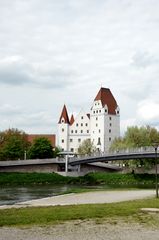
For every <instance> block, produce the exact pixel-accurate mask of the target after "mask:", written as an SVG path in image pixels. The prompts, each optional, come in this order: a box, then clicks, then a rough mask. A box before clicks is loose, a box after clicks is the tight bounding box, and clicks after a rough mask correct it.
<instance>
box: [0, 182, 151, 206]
mask: <svg viewBox="0 0 159 240" xmlns="http://www.w3.org/2000/svg"><path fill="white" fill-rule="evenodd" d="M116 187H117V188H127V189H128V188H132V187H133V188H134V187H135V188H153V187H152V186H147V187H146V186H143V185H141V186H140V185H138V186H130V185H129V186H125V185H123V186H116V185H115V186H114V185H113V186H110V185H109V186H106V185H95V186H92V185H91V186H90V185H87V186H86V185H84V186H83V185H36V186H25V187H22V186H21V187H19V186H18V187H16V186H12V187H6V186H5V187H0V205H10V204H15V203H18V202H24V201H28V200H32V199H39V198H44V197H50V196H57V195H59V194H63V193H66V192H71V191H72V190H73V189H86V188H87V189H96V190H97V189H100V190H110V189H114V188H116Z"/></svg>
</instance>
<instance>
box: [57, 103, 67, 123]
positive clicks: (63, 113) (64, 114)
mask: <svg viewBox="0 0 159 240" xmlns="http://www.w3.org/2000/svg"><path fill="white" fill-rule="evenodd" d="M62 118H63V119H64V120H65V123H68V124H70V121H69V117H68V113H67V108H66V106H65V105H64V106H63V109H62V113H61V116H60V119H59V122H58V123H61V120H62Z"/></svg>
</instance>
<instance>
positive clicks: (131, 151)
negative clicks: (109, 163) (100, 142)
mask: <svg viewBox="0 0 159 240" xmlns="http://www.w3.org/2000/svg"><path fill="white" fill-rule="evenodd" d="M154 152H155V150H154V147H150V146H146V147H140V148H127V149H122V150H121V149H120V150H115V151H108V152H100V151H99V152H94V153H92V154H87V155H78V156H77V157H72V158H71V162H73V161H78V160H80V159H88V158H96V157H103V156H112V155H113V156H115V155H116V156H119V155H123V154H139V153H141V154H142V153H154Z"/></svg>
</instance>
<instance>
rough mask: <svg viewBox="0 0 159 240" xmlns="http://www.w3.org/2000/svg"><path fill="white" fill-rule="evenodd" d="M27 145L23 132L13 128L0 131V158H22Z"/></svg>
mask: <svg viewBox="0 0 159 240" xmlns="http://www.w3.org/2000/svg"><path fill="white" fill-rule="evenodd" d="M28 146H29V143H28V141H27V135H26V134H25V132H23V131H20V130H18V129H14V128H13V129H8V130H6V131H4V132H0V160H16V159H24V152H25V150H27V149H28Z"/></svg>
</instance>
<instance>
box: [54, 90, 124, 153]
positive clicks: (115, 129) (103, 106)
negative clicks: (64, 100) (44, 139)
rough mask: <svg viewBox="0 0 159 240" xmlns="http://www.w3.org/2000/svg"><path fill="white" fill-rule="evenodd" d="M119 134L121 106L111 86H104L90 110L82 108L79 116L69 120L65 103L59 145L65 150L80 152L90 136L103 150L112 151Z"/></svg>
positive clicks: (59, 131)
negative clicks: (109, 87) (113, 143)
mask: <svg viewBox="0 0 159 240" xmlns="http://www.w3.org/2000/svg"><path fill="white" fill-rule="evenodd" d="M119 136H120V110H119V107H118V105H117V103H116V101H115V99H114V97H113V95H112V94H111V92H110V90H109V89H106V88H101V89H100V91H99V92H98V94H97V96H96V98H95V100H94V102H93V105H92V107H91V111H90V114H86V113H85V112H84V111H81V112H80V113H79V114H78V115H77V117H76V118H75V119H72V120H69V118H68V113H67V109H66V107H65V106H64V108H63V111H62V113H61V117H60V120H59V124H58V145H59V146H60V147H61V148H62V149H63V151H72V152H77V151H78V147H79V145H80V144H81V143H82V142H83V140H85V139H90V140H91V141H92V142H93V144H94V145H95V147H96V148H97V149H99V150H100V151H102V152H104V151H108V150H109V147H110V145H111V143H112V141H113V140H114V139H115V138H116V137H119Z"/></svg>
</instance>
